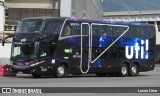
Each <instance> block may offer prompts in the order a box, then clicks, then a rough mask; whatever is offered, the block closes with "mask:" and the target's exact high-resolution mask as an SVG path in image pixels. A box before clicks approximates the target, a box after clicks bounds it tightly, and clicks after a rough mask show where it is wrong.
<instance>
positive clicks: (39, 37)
mask: <svg viewBox="0 0 160 96" xmlns="http://www.w3.org/2000/svg"><path fill="white" fill-rule="evenodd" d="M44 38H47V37H46V36H44V35H39V36H37V37H35V38H34V39H33V42H35V41H39V40H40V39H44Z"/></svg>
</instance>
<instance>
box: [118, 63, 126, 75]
mask: <svg viewBox="0 0 160 96" xmlns="http://www.w3.org/2000/svg"><path fill="white" fill-rule="evenodd" d="M127 75H128V66H127V65H126V64H125V63H124V64H122V66H121V70H120V76H121V77H126V76H127Z"/></svg>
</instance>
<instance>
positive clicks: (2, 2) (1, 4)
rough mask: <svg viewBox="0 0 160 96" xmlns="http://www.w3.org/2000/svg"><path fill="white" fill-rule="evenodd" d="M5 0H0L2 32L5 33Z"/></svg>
mask: <svg viewBox="0 0 160 96" xmlns="http://www.w3.org/2000/svg"><path fill="white" fill-rule="evenodd" d="M4 17H5V13H4V0H0V32H2V31H4Z"/></svg>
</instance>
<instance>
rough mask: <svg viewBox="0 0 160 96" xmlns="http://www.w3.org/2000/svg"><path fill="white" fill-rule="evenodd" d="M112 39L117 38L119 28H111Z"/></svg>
mask: <svg viewBox="0 0 160 96" xmlns="http://www.w3.org/2000/svg"><path fill="white" fill-rule="evenodd" d="M112 28H113V37H117V36H119V28H118V27H117V26H113V27H112Z"/></svg>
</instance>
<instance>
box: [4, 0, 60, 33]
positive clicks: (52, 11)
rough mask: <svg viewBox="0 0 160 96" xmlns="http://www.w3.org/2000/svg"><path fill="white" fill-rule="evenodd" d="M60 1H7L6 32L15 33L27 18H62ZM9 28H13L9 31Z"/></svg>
mask: <svg viewBox="0 0 160 96" xmlns="http://www.w3.org/2000/svg"><path fill="white" fill-rule="evenodd" d="M59 4H60V0H5V5H6V6H7V9H8V10H7V13H8V14H7V15H6V17H5V19H6V20H5V31H8V30H12V31H14V30H15V28H16V26H17V24H18V22H19V21H20V20H21V19H23V18H27V17H38V16H56V17H59V16H60V5H59ZM8 26H12V28H11V27H10V28H11V29H9V27H8Z"/></svg>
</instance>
